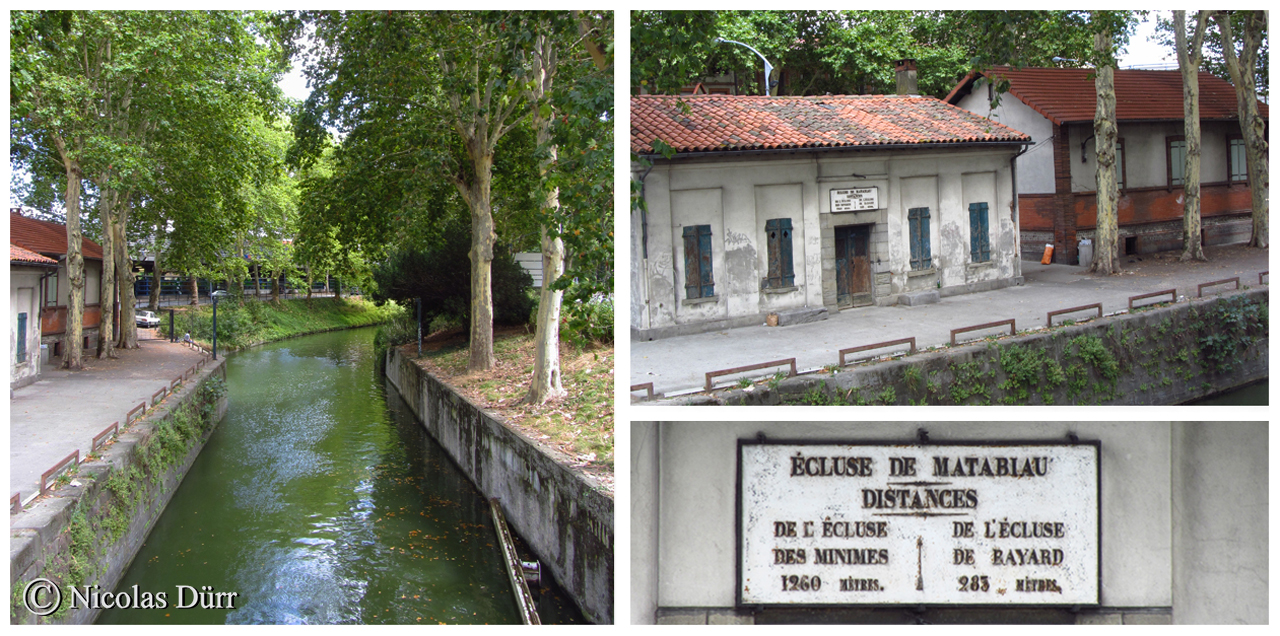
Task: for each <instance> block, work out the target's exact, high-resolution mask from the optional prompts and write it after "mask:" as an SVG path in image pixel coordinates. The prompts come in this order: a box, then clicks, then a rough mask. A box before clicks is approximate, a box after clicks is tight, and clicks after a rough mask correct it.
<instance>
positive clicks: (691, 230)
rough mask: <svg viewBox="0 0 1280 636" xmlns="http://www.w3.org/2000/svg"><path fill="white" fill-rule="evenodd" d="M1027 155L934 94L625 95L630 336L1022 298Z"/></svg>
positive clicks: (1013, 135) (1018, 137)
mask: <svg viewBox="0 0 1280 636" xmlns="http://www.w3.org/2000/svg"><path fill="white" fill-rule="evenodd" d="M1029 141H1030V138H1029V137H1028V136H1027V135H1025V134H1023V133H1021V132H1018V131H1016V130H1013V129H1012V128H1009V127H1007V126H1004V125H1001V124H998V123H993V122H991V121H988V120H986V119H984V118H982V117H979V116H976V115H974V114H972V113H970V112H967V111H965V110H962V109H960V108H956V107H954V106H950V105H948V104H946V103H944V102H943V101H941V100H938V99H936V98H932V97H918V96H913V95H891V96H881V95H875V96H870V95H869V96H826V97H753V96H730V95H698V96H684V97H680V96H651V95H641V96H634V97H632V98H631V149H632V152H633V153H635V155H636V156H637V157H639V158H640V159H641V160H640V161H638V162H637V163H636V164H635V165H633V176H634V178H635V180H636V181H638V182H639V183H640V184H641V188H642V196H643V200H644V205H642V206H639V207H638V208H637V209H636V210H633V211H632V216H631V237H632V245H631V251H632V258H631V289H632V294H631V297H632V301H631V303H632V304H631V309H630V313H631V332H632V337H633V338H637V339H642V340H648V339H653V338H661V337H668V336H672V335H680V334H686V333H697V332H702V331H708V330H714V329H723V328H729V327H740V326H746V325H755V324H761V323H763V322H765V321H766V320H767V319H769V318H770V317H771V315H776V317H777V320H778V321H779V322H780V323H781V324H787V323H789V322H803V321H809V320H817V319H822V318H825V317H826V315H827V313H828V312H833V311H839V310H842V309H845V308H850V307H857V306H860V305H868V304H873V303H874V304H878V305H887V304H895V303H906V304H914V303H920V302H930V301H934V300H936V299H937V298H938V297H939V296H940V295H941V296H947V295H952V294H957V293H967V292H973V291H983V290H989V289H996V288H1000V287H1005V286H1008V285H1015V284H1019V283H1020V282H1021V268H1020V264H1019V259H1018V253H1019V247H1018V231H1019V220H1018V210H1017V205H1016V194H1015V190H1014V182H1015V179H1014V172H1015V165H1014V162H1013V158H1014V156H1015V155H1017V154H1018V152H1019V151H1020V150H1021V149H1022V148H1023V147H1024V145H1025V144H1027V143H1029ZM664 151H665V152H664ZM670 151H674V154H671V153H670Z"/></svg>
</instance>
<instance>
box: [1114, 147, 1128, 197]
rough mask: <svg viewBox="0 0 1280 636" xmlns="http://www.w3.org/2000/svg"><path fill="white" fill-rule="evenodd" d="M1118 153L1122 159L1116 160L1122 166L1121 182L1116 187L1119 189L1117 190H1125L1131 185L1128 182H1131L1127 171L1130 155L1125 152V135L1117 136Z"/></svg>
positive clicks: (1120, 172)
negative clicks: (1126, 166)
mask: <svg viewBox="0 0 1280 636" xmlns="http://www.w3.org/2000/svg"><path fill="white" fill-rule="evenodd" d="M1116 154H1118V155H1119V156H1120V160H1119V161H1117V162H1116V163H1117V164H1119V167H1120V171H1119V175H1120V177H1119V179H1120V182H1119V184H1118V185H1117V187H1116V189H1117V190H1125V189H1128V187H1129V185H1128V184H1129V174H1128V173H1127V172H1126V171H1125V165H1126V163H1127V162H1128V158H1129V156H1128V154H1127V153H1126V152H1125V148H1124V137H1117V138H1116Z"/></svg>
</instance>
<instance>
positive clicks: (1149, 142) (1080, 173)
mask: <svg viewBox="0 0 1280 636" xmlns="http://www.w3.org/2000/svg"><path fill="white" fill-rule="evenodd" d="M1185 132H1186V130H1185V129H1184V128H1183V125H1182V122H1180V121H1170V122H1154V123H1124V122H1121V123H1120V125H1119V127H1118V129H1117V133H1118V135H1119V137H1120V138H1121V139H1123V140H1124V153H1125V159H1124V163H1125V179H1126V181H1125V184H1124V185H1125V187H1126V188H1163V187H1165V186H1166V185H1168V182H1169V180H1168V172H1167V170H1168V167H1169V162H1168V152H1167V150H1166V144H1165V140H1166V139H1167V138H1168V137H1175V136H1183V135H1184V134H1185ZM1233 134H1234V135H1239V134H1240V126H1239V125H1238V124H1236V123H1235V122H1212V121H1206V122H1201V124H1200V181H1201V182H1202V183H1209V182H1222V181H1226V180H1227V136H1228V135H1233ZM1068 136H1069V138H1070V139H1071V147H1070V151H1071V191H1072V192H1092V191H1094V190H1096V189H1097V184H1098V181H1097V170H1098V160H1097V154H1096V153H1097V147H1096V145H1095V139H1093V138H1092V137H1093V126H1092V124H1076V125H1072V126H1071V127H1070V129H1069V130H1068ZM1082 142H1083V143H1084V154H1083V159H1082V155H1081V153H1080V146H1081V143H1082ZM1018 169H1019V170H1021V169H1022V166H1021V165H1019V166H1018Z"/></svg>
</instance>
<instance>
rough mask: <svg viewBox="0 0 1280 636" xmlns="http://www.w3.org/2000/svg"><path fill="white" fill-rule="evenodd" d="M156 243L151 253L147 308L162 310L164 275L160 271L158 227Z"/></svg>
mask: <svg viewBox="0 0 1280 636" xmlns="http://www.w3.org/2000/svg"><path fill="white" fill-rule="evenodd" d="M156 232H157V234H156V245H155V248H154V249H153V251H152V253H151V294H150V295H149V296H148V297H147V309H149V310H151V311H160V285H161V284H163V283H164V277H163V275H162V274H161V272H160V235H159V228H157V229H156Z"/></svg>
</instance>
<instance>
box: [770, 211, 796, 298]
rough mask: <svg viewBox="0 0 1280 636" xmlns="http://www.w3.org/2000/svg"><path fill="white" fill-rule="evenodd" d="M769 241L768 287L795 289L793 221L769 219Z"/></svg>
mask: <svg viewBox="0 0 1280 636" xmlns="http://www.w3.org/2000/svg"><path fill="white" fill-rule="evenodd" d="M764 233H765V236H766V237H767V239H768V248H769V277H768V279H767V280H766V282H765V286H766V287H793V286H794V285H795V284H796V275H795V272H794V271H793V270H792V267H791V219H769V220H768V221H765V223H764Z"/></svg>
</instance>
